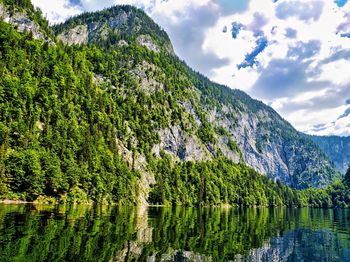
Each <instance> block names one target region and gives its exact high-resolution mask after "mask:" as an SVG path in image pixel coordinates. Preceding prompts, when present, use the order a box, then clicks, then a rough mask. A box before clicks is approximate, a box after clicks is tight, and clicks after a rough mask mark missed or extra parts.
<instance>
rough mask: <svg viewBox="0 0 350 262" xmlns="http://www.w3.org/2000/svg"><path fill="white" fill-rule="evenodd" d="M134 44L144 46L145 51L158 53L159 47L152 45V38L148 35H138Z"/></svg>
mask: <svg viewBox="0 0 350 262" xmlns="http://www.w3.org/2000/svg"><path fill="white" fill-rule="evenodd" d="M136 42H137V43H138V44H139V45H140V46H144V47H146V48H147V49H149V50H151V51H154V52H156V53H159V52H160V49H159V47H158V46H157V45H156V44H155V43H154V41H153V40H152V38H151V37H150V36H149V35H140V36H138V37H137V39H136Z"/></svg>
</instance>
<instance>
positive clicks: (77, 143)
mask: <svg viewBox="0 0 350 262" xmlns="http://www.w3.org/2000/svg"><path fill="white" fill-rule="evenodd" d="M123 8H124V9H125V8H127V10H129V12H131V13H132V12H134V10H137V9H135V8H130V7H114V8H112V9H107V10H104V11H102V12H97V13H93V14H85V15H84V14H83V15H81V16H79V17H78V18H71V20H69V22H68V24H67V27H65V24H63V25H57V26H56V29H55V30H54V31H56V34H58V35H62V34H63V36H65V35H67V36H68V38H69V36H73V37H72V39H70V40H72V41H71V42H69V41H68V42H67V44H71V45H65V44H60V43H59V41H57V44H55V45H52V46H50V45H46V46H45V44H43V43H42V42H38V41H35V40H30V36H26V35H20V34H17V33H15V32H14V31H13V30H12V29H11V28H8V27H5V26H3V28H2V32H1V34H2V36H1V37H2V41H4V42H6V43H7V44H8V45H7V46H4V47H3V48H4V50H2V52H3V53H4V54H8V56H5V58H4V63H3V64H4V67H3V68H2V69H1V72H0V73H1V75H2V76H3V77H2V78H1V81H2V86H4V87H5V88H4V90H2V92H4V94H6V96H4V97H3V98H2V99H3V100H2V101H5V102H6V103H4V107H3V108H2V110H3V111H4V112H3V114H2V118H1V119H0V120H1V122H2V126H0V127H1V128H2V129H1V130H2V133H3V134H4V137H3V138H2V148H3V152H5V153H3V154H0V155H1V159H0V161H3V162H4V166H5V170H2V171H1V172H2V175H3V178H2V180H3V181H5V182H3V186H4V188H5V189H6V190H10V191H11V192H15V193H16V194H20V192H21V191H24V192H26V193H27V194H28V195H20V197H23V198H26V197H29V198H31V199H35V198H37V197H38V195H39V196H41V195H42V194H43V193H45V194H46V195H52V196H54V197H60V198H66V199H80V201H86V200H87V199H93V200H94V201H107V202H113V201H117V202H123V201H126V202H129V201H130V202H133V201H135V199H136V196H137V195H138V196H141V198H142V200H141V202H143V203H146V202H147V201H150V202H151V203H172V204H179V203H186V204H191V203H196V204H199V203H202V204H203V203H205V204H208V203H210V204H219V203H227V202H229V203H231V204H232V203H235V204H244V205H254V204H258V205H277V204H278V203H279V204H281V203H283V201H284V200H283V199H282V198H281V196H279V195H278V194H279V193H276V192H280V191H286V192H288V193H286V195H288V196H290V197H291V199H294V200H295V201H296V202H295V204H297V203H299V204H300V202H298V201H299V200H297V196H296V195H297V192H294V191H292V190H290V189H288V188H286V187H284V186H282V185H281V183H279V182H282V183H283V184H286V185H288V186H292V187H295V188H300V189H303V188H308V187H311V186H313V187H325V186H327V185H328V184H330V183H332V182H333V181H334V180H335V179H336V178H338V177H339V176H338V173H337V171H336V170H335V168H334V166H333V165H332V163H331V162H330V161H329V159H328V157H326V155H325V154H323V153H322V151H321V150H320V149H319V148H318V147H317V146H316V145H315V144H314V143H313V142H312V141H310V140H308V139H307V138H304V137H302V136H301V135H300V134H299V133H298V132H297V131H296V130H295V129H294V128H293V127H292V126H291V125H290V124H289V123H287V122H286V121H285V120H283V119H282V118H281V117H280V116H279V115H278V114H277V113H276V112H275V111H274V110H273V109H272V108H270V107H268V106H266V105H264V104H263V103H262V102H258V101H256V100H253V99H252V98H251V97H249V96H248V95H246V94H245V93H243V92H241V91H238V90H231V89H229V88H228V87H224V86H221V85H218V84H215V83H213V82H211V81H209V79H208V78H206V77H204V76H202V75H200V74H198V73H197V72H195V71H193V70H192V69H190V68H189V67H188V66H187V65H186V64H185V63H184V62H183V61H181V60H179V59H178V58H177V57H176V56H174V54H173V53H172V52H169V50H168V49H167V48H166V47H167V43H166V39H167V38H164V39H165V40H164V39H163V40H164V41H163V42H162V41H161V40H159V41H157V39H156V38H157V37H158V36H157V32H158V31H157V32H155V33H154V34H153V35H151V36H150V37H151V38H152V41H154V42H153V43H152V45H148V44H147V45H146V44H144V43H145V42H142V41H141V42H140V41H138V39H137V38H138V37H139V35H144V36H145V34H144V32H143V31H138V30H136V31H135V32H136V33H134V35H132V34H131V35H130V37H128V36H129V34H121V35H120V31H119V30H120V27H117V26H116V27H115V28H114V29H118V30H116V31H113V30H112V31H108V30H107V31H108V32H109V33H110V34H109V35H108V38H107V40H106V39H105V40H104V41H101V42H94V41H95V40H94V38H93V37H90V38H89V34H91V32H92V33H93V32H94V29H93V27H89V26H88V25H86V24H85V25H84V23H85V22H84V19H85V18H86V19H88V18H90V17H92V18H94V17H95V16H96V17H99V14H104V13H108V10H112V11H111V12H114V11H118V10H119V11H120V12H121V13H123V12H125V10H124V9H123ZM130 10H131V11H130ZM135 12H136V13H134V14H131V15H128V16H127V19H124V20H123V19H122V21H123V22H122V23H121V24H126V25H128V26H130V27H131V29H130V28H128V27H126V30H127V31H128V30H133V28H132V27H133V24H132V23H130V24H129V22H128V21H129V20H128V19H129V18H130V19H133V20H135V19H136V18H137V16H135V14H136V15H137V14H139V13H140V12H142V11H135ZM117 13H118V12H117ZM144 15H145V14H144V13H142V16H144ZM122 16H123V15H122ZM92 18H91V19H92ZM74 19H77V22H76V23H75V22H74V21H76V20H74ZM72 21H73V22H72ZM108 21H109V22H110V21H113V19H112V20H108ZM109 22H108V23H107V24H109ZM101 23H102V24H103V23H105V20H104V21H101ZM143 23H146V25H147V23H154V22H153V21H152V20H150V19H147V20H146V21H143ZM77 26H78V27H79V28H82V27H84V26H87V27H86V28H85V29H86V30H88V31H87V36H84V39H85V40H84V39H83V40H84V41H80V40H79V41H75V37H76V34H75V33H74V32H77V30H75V31H74V32H73V33H69V32H70V30H72V28H73V29H74V28H76V27H77ZM81 26H82V27H81ZM154 27H155V28H158V29H159V30H161V29H160V28H159V26H153V25H151V26H150V27H149V28H154ZM57 28H60V29H57ZM79 28H78V29H79ZM89 28H90V29H89ZM121 28H122V27H121ZM85 29H82V30H85ZM112 29H113V28H112ZM158 29H157V30H158ZM79 30H80V29H79ZM79 30H78V31H79ZM90 31H91V32H90ZM67 32H68V33H67ZM85 32H86V31H85ZM159 32H162V31H159ZM66 33H67V34H66ZM161 34H162V33H161ZM77 35H80V34H77ZM85 35H86V34H85ZM92 36H94V35H93V34H92ZM26 37H27V38H28V37H29V38H28V39H27V38H26ZM86 37H87V38H86ZM146 37H147V36H146ZM110 38H111V39H110ZM26 39H27V40H26ZM89 39H90V40H91V41H92V42H91V43H89V42H85V41H88V40H89ZM97 40H98V38H97ZM97 40H96V41H97ZM26 41H27V42H26ZM120 41H123V42H122V43H121V44H120ZM54 42H55V41H54ZM164 44H165V45H164ZM28 45H29V46H28ZM154 45H155V46H156V48H158V50H156V49H155V48H154ZM8 46H11V47H12V48H8ZM34 47H35V48H34ZM24 50H25V52H23V51H24ZM13 52H15V54H16V56H14V57H13V56H10V54H12V53H13ZM40 57H41V58H40ZM29 58H30V59H29ZM33 58H35V59H33ZM16 59H17V60H18V61H22V64H23V65H22V64H21V63H16V61H17V60H16ZM23 61H25V63H23ZM7 62H11V63H7ZM26 63H27V64H26ZM34 68H35V70H34ZM28 70H29V71H28ZM27 92H29V93H28V94H27ZM14 93H16V94H17V93H19V94H22V96H21V97H22V98H21V99H22V100H20V101H22V102H21V103H22V104H21V107H19V108H18V109H15V107H16V103H18V102H16V99H15V98H14ZM5 97H6V98H5ZM5 105H6V106H5ZM9 105H10V106H9ZM15 110H18V112H17V111H15ZM18 115H24V116H26V118H24V119H20V118H18ZM10 120H11V121H10ZM30 158H33V159H34V161H32V162H27V161H28V159H30ZM52 159H54V162H52V161H53V160H52ZM245 163H247V164H248V165H249V166H251V167H253V168H255V169H256V170H258V171H259V172H260V173H263V174H266V175H267V176H268V177H269V178H271V179H272V180H275V181H276V182H277V183H273V182H271V181H269V180H268V179H267V178H266V177H261V176H259V175H258V174H257V173H256V172H255V171H253V170H252V169H251V168H249V167H248V166H246V164H245ZM33 165H34V166H33ZM52 170H55V174H56V175H55V176H54V177H52V175H51V172H52ZM74 170H75V171H74ZM1 172H0V174H1ZM28 172H29V174H32V176H33V177H34V178H35V179H37V180H35V181H37V182H36V183H32V184H31V183H29V182H25V183H24V181H26V180H25V179H24V178H25V174H27V173H28ZM78 174H80V175H78ZM116 174H118V176H116ZM23 176H24V177H23ZM23 179H24V180H23ZM45 179H48V180H49V181H51V182H50V183H48V184H45V183H43V181H45ZM249 180H252V181H250V182H249ZM59 181H61V182H59ZM278 181H279V182H278ZM112 182H113V183H112ZM16 183H17V184H16ZM126 183H128V184H129V185H130V186H129V187H125V185H126ZM37 184H38V185H37ZM34 185H35V187H33V186H34ZM265 187H266V188H265ZM279 188H281V189H279ZM5 189H4V190H5ZM248 189H249V192H250V193H251V194H252V195H249V194H247V193H246V191H247V190H248ZM6 190H5V191H6ZM270 190H272V191H270ZM278 190H280V191H278ZM184 192H186V193H184ZM148 194H149V195H150V198H148V197H147V195H148ZM292 196H293V197H294V198H293V197H292ZM294 200H293V201H294ZM291 201H292V200H291ZM293 201H292V202H291V203H294V202H293Z"/></svg>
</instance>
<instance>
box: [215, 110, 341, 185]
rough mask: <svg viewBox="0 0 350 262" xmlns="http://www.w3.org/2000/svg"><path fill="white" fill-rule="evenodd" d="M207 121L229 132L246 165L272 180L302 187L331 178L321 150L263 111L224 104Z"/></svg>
mask: <svg viewBox="0 0 350 262" xmlns="http://www.w3.org/2000/svg"><path fill="white" fill-rule="evenodd" d="M228 116H229V117H228ZM209 120H210V121H211V122H212V123H213V125H216V126H222V127H224V128H225V129H226V130H228V131H229V134H230V135H231V137H232V139H233V140H235V141H236V142H237V144H238V146H239V148H240V150H241V152H242V154H243V158H244V160H245V162H246V163H247V164H248V165H249V166H251V167H253V168H254V169H255V170H257V171H258V172H260V173H262V174H265V175H267V176H268V177H270V178H271V179H273V180H275V181H276V180H279V181H281V182H282V183H283V184H286V185H289V186H291V187H297V188H306V187H309V186H315V187H323V186H326V185H327V184H329V181H331V180H332V175H333V174H334V169H333V166H332V165H331V164H330V162H329V159H328V158H327V157H326V156H325V155H324V154H323V153H322V152H321V150H319V148H318V147H317V146H316V145H314V144H313V143H311V141H308V140H304V139H303V138H302V136H300V135H299V134H298V133H297V131H295V130H294V129H290V128H288V126H286V127H285V128H286V130H283V129H281V128H278V125H276V122H277V120H276V116H275V115H273V114H270V113H269V112H267V111H264V110H260V111H259V112H257V113H252V112H249V111H244V110H242V111H237V110H235V109H233V108H230V107H228V106H225V107H224V110H217V109H214V110H211V111H210V113H209ZM289 129H290V130H289ZM284 132H285V133H284ZM288 132H290V134H288ZM293 136H294V137H293ZM225 155H226V156H227V157H229V154H228V153H227V152H225Z"/></svg>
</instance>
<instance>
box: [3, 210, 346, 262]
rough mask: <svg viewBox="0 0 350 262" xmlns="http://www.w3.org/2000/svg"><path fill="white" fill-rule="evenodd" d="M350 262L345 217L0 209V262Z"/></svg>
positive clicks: (336, 213) (326, 213)
mask: <svg viewBox="0 0 350 262" xmlns="http://www.w3.org/2000/svg"><path fill="white" fill-rule="evenodd" d="M230 260H231V261H350V211H349V210H340V209H336V210H322V209H307V208H305V209H286V208H280V209H238V208H237V209H236V208H232V209H220V208H201V209H199V208H156V207H151V208H149V209H148V210H146V209H143V210H141V209H137V208H134V207H124V208H116V207H105V206H99V207H89V206H55V207H54V206H41V205H0V261H230Z"/></svg>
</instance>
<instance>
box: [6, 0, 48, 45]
mask: <svg viewBox="0 0 350 262" xmlns="http://www.w3.org/2000/svg"><path fill="white" fill-rule="evenodd" d="M0 20H2V21H4V22H6V23H9V24H11V25H13V26H15V27H16V28H17V30H18V31H19V32H22V33H23V32H31V33H32V34H33V38H34V39H42V40H45V41H46V42H52V41H51V39H50V38H48V36H47V35H46V34H45V33H44V32H43V31H42V30H41V28H40V26H39V25H37V24H36V23H35V22H34V21H32V20H31V19H30V18H29V17H28V14H27V13H21V12H14V13H10V12H9V11H8V10H7V9H6V8H5V7H4V6H3V5H2V4H1V3H0Z"/></svg>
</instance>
